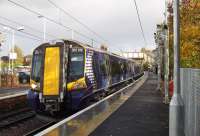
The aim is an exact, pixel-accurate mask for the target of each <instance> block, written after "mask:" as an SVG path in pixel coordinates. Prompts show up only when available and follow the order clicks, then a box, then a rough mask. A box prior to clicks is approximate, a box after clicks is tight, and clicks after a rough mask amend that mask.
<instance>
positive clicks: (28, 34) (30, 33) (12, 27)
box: [0, 23, 43, 41]
mask: <svg viewBox="0 0 200 136" xmlns="http://www.w3.org/2000/svg"><path fill="white" fill-rule="evenodd" d="M0 25H1V26H5V27H9V28H11V29H12V30H15V31H18V30H17V29H16V28H14V27H12V26H9V25H6V24H3V23H0ZM18 32H21V33H24V34H26V35H29V36H32V37H35V38H37V39H40V40H41V41H42V40H43V39H42V38H41V37H39V36H36V35H34V34H31V33H28V32H24V31H18Z"/></svg>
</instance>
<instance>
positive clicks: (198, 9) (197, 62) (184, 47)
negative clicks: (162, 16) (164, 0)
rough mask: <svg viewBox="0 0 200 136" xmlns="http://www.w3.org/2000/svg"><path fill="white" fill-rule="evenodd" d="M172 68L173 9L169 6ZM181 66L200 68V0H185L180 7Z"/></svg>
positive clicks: (171, 66)
mask: <svg viewBox="0 0 200 136" xmlns="http://www.w3.org/2000/svg"><path fill="white" fill-rule="evenodd" d="M168 12H169V13H170V14H169V17H168V26H169V53H170V69H173V14H172V13H173V9H172V5H169V6H168ZM180 18H181V23H180V24H181V28H180V35H181V41H180V47H181V67H184V68H200V0H183V1H182V4H181V8H180Z"/></svg>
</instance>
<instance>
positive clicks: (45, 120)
mask: <svg viewBox="0 0 200 136" xmlns="http://www.w3.org/2000/svg"><path fill="white" fill-rule="evenodd" d="M0 119H1V121H0V136H23V135H25V136H31V135H34V134H36V133H38V132H39V131H41V130H43V129H45V128H47V127H49V126H51V125H53V124H54V123H56V122H57V120H55V119H52V118H50V117H44V116H41V115H37V114H36V113H35V112H34V111H32V110H30V109H22V110H19V111H15V112H13V113H9V114H7V115H4V116H2V117H0Z"/></svg>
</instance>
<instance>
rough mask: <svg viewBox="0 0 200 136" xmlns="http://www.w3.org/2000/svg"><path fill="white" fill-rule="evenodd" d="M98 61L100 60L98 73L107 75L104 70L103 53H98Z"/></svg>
mask: <svg viewBox="0 0 200 136" xmlns="http://www.w3.org/2000/svg"><path fill="white" fill-rule="evenodd" d="M99 62H100V71H101V72H100V73H101V75H103V76H106V75H107V72H106V59H105V56H104V54H103V53H101V54H99Z"/></svg>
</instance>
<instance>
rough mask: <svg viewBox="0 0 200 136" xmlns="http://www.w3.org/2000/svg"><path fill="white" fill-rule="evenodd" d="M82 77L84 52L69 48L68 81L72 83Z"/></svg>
mask: <svg viewBox="0 0 200 136" xmlns="http://www.w3.org/2000/svg"><path fill="white" fill-rule="evenodd" d="M83 76H84V50H83V49H82V48H70V50H69V60H68V80H69V81H74V80H77V79H79V78H81V77H83Z"/></svg>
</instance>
